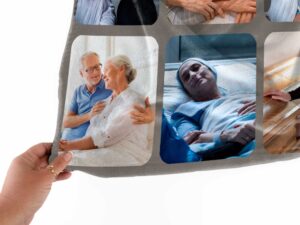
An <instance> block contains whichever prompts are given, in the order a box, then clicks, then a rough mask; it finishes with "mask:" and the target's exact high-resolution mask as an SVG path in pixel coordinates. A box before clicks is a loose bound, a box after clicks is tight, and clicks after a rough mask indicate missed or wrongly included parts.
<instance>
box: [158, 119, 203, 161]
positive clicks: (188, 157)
mask: <svg viewBox="0 0 300 225" xmlns="http://www.w3.org/2000/svg"><path fill="white" fill-rule="evenodd" d="M160 155H161V158H162V160H163V161H164V162H166V163H184V162H196V161H200V160H201V157H200V156H198V155H197V154H196V153H194V152H193V151H191V150H190V147H189V146H188V144H187V143H186V142H185V141H184V140H183V139H182V138H181V137H179V136H178V135H177V132H176V131H175V129H174V127H173V126H172V125H171V124H170V123H169V122H168V120H167V118H166V116H165V115H164V113H163V115H162V130H161V144H160Z"/></svg>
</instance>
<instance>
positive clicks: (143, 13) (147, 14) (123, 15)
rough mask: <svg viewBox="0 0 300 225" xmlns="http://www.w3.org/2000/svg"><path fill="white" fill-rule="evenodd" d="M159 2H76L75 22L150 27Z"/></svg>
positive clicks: (156, 16)
mask: <svg viewBox="0 0 300 225" xmlns="http://www.w3.org/2000/svg"><path fill="white" fill-rule="evenodd" d="M159 2H160V1H159V0H138V1H136V0H76V2H75V4H76V5H75V12H74V15H75V21H76V22H77V23H78V24H83V25H152V24H154V23H155V22H156V20H157V18H158V13H159Z"/></svg>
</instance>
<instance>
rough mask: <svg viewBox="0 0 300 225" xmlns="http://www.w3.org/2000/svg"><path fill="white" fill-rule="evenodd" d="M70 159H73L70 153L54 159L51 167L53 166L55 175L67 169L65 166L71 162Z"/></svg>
mask: <svg viewBox="0 0 300 225" xmlns="http://www.w3.org/2000/svg"><path fill="white" fill-rule="evenodd" d="M72 157H73V154H72V152H66V153H63V154H61V155H59V156H57V157H56V158H55V159H54V161H53V162H52V163H51V165H52V166H53V169H54V171H55V173H56V174H57V175H58V174H60V173H61V172H63V170H64V169H65V168H66V167H67V165H68V164H69V162H70V161H71V159H72Z"/></svg>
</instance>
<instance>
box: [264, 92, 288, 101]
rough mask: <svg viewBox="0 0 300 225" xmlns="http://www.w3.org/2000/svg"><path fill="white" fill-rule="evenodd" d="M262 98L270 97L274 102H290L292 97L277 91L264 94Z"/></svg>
mask: <svg viewBox="0 0 300 225" xmlns="http://www.w3.org/2000/svg"><path fill="white" fill-rule="evenodd" d="M264 97H271V98H272V99H274V100H278V101H282V102H289V101H291V100H292V97H291V95H290V94H289V93H286V92H283V91H279V90H271V91H267V92H265V93H264Z"/></svg>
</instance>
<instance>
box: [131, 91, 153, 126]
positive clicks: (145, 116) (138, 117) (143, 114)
mask: <svg viewBox="0 0 300 225" xmlns="http://www.w3.org/2000/svg"><path fill="white" fill-rule="evenodd" d="M130 115H131V119H132V122H133V124H146V123H152V122H153V121H154V119H155V112H153V111H152V109H151V104H150V101H149V97H147V98H146V100H145V108H144V107H142V106H140V105H134V110H133V111H131V112H130Z"/></svg>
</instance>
